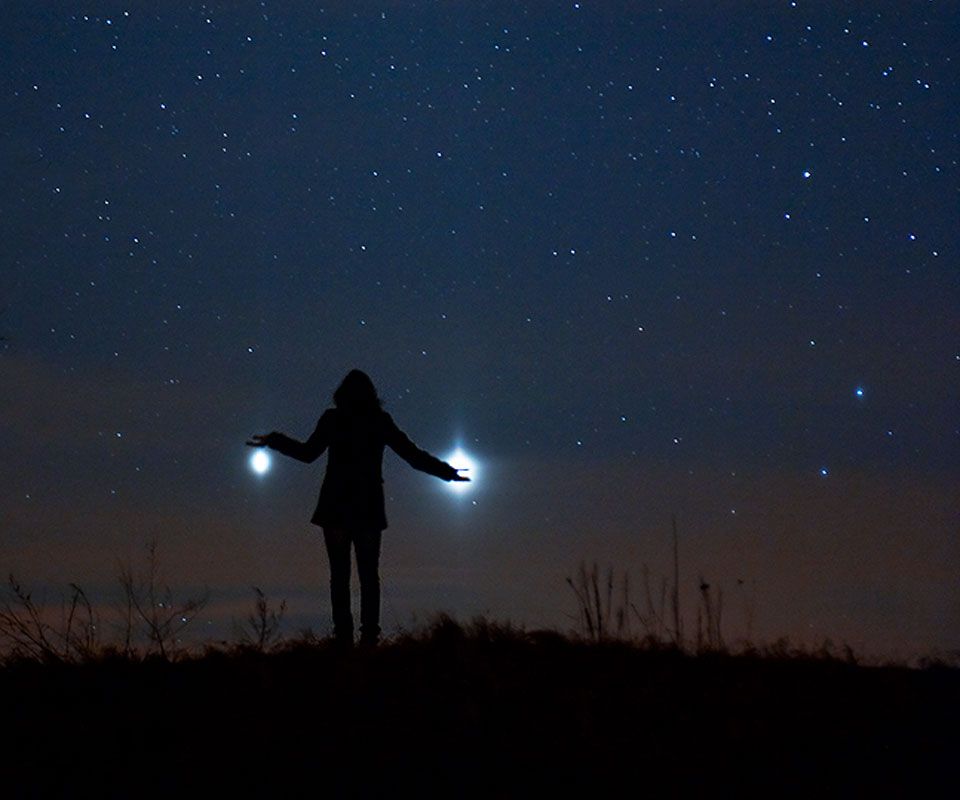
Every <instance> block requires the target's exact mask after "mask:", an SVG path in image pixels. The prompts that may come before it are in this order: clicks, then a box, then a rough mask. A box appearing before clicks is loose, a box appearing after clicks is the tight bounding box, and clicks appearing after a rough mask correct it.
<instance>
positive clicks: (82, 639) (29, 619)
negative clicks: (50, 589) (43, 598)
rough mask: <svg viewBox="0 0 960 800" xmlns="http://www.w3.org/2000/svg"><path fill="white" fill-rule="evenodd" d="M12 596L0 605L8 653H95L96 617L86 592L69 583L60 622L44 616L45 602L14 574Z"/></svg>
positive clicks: (51, 657)
mask: <svg viewBox="0 0 960 800" xmlns="http://www.w3.org/2000/svg"><path fill="white" fill-rule="evenodd" d="M8 581H9V587H8V592H9V596H8V597H7V598H6V599H5V600H4V601H3V605H2V606H0V639H2V640H5V641H6V642H7V643H8V645H9V655H11V656H13V657H17V658H33V659H37V660H40V661H76V660H80V659H84V658H89V657H90V656H92V655H93V654H94V653H95V652H96V651H97V650H98V649H99V648H98V637H99V632H98V626H97V618H96V615H95V614H94V611H93V606H92V605H91V604H90V601H89V599H88V598H87V595H86V593H85V592H84V591H83V589H81V588H80V587H79V586H78V585H77V584H75V583H71V584H70V597H69V599H68V600H63V601H62V602H61V604H60V621H59V625H53V624H52V623H50V622H49V621H48V620H47V619H46V618H45V617H46V613H45V610H44V609H43V607H42V604H37V603H36V602H35V601H34V599H33V595H32V593H31V592H30V591H29V590H27V589H26V588H24V586H23V585H22V584H20V583H19V581H17V580H16V578H15V577H14V576H13V575H10V576H9V579H8Z"/></svg>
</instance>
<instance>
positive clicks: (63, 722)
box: [0, 619, 960, 797]
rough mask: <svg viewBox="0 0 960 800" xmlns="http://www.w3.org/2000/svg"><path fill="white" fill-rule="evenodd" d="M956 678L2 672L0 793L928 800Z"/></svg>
mask: <svg viewBox="0 0 960 800" xmlns="http://www.w3.org/2000/svg"><path fill="white" fill-rule="evenodd" d="M958 711H960V670H957V669H951V668H945V667H932V668H927V669H908V668H905V667H862V666H857V665H856V664H854V663H851V662H849V661H846V660H842V659H836V658H827V657H813V656H809V655H803V654H796V653H780V654H767V655H764V656H760V655H752V656H750V655H740V656H730V655H723V654H701V655H698V656H694V655H689V654H684V653H681V652H678V651H676V650H671V649H669V648H649V647H648V648H642V647H637V646H631V645H627V644H623V643H610V644H589V643H584V642H577V641H574V640H571V639H568V638H565V637H563V636H560V635H559V634H553V633H540V634H527V633H524V632H522V631H517V630H513V629H510V628H504V627H498V626H496V625H492V624H489V623H484V622H478V623H473V624H471V625H468V626H461V625H458V624H456V623H455V622H452V621H450V620H445V619H443V620H441V621H439V622H437V623H436V624H435V625H434V626H433V627H431V628H430V629H429V630H426V631H424V632H422V633H420V634H418V635H413V636H408V637H406V638H402V639H399V640H396V641H393V642H389V643H387V644H386V645H384V646H381V647H380V648H378V649H376V650H372V651H362V650H354V651H349V652H341V651H338V650H336V649H334V648H333V646H332V645H331V644H330V643H329V642H295V643H290V642H288V643H286V644H283V645H281V646H279V647H277V648H275V649H274V650H273V651H272V652H269V653H261V652H258V651H257V650H255V649H252V648H248V649H246V650H244V649H239V648H235V649H232V650H228V651H225V650H220V651H211V652H208V653H207V654H206V655H204V656H203V657H191V658H185V659H180V660H172V661H171V660H161V659H154V660H144V659H130V658H122V657H113V658H110V657H105V658H98V659H92V660H89V661H87V662H86V663H79V664H63V663H60V664H57V663H53V664H49V663H48V664H41V663H37V662H36V661H19V662H11V663H8V664H7V665H6V666H5V667H3V668H2V669H0V714H2V719H3V720H4V723H5V727H6V729H7V731H6V732H7V734H8V744H7V745H5V748H4V749H5V753H4V759H3V761H4V762H5V763H4V765H3V767H2V770H3V772H4V773H5V777H4V779H3V783H4V786H3V789H4V796H7V797H21V796H36V797H58V796H61V797H78V796H86V795H87V794H89V793H90V792H95V793H96V794H97V795H98V796H100V797H109V796H114V797H146V796H150V797H155V796H164V797H181V796H184V795H187V796H202V795H211V794H213V795H216V796H218V797H220V796H223V797H230V796H270V797H281V796H287V795H291V796H292V795H296V796H302V795H305V794H312V795H326V796H335V797H336V796H379V797H382V796H387V795H391V796H395V795H397V794H398V793H400V792H401V791H402V792H404V796H406V792H407V791H409V790H413V791H419V792H420V793H421V795H423V794H425V795H427V796H445V797H531V796H533V797H541V796H546V795H560V796H564V797H566V796H574V795H577V796H580V797H595V796H599V795H600V794H601V793H606V792H609V791H616V792H618V793H619V794H623V793H630V794H632V795H641V794H643V795H647V796H665V795H666V796H670V795H673V794H676V793H679V792H681V791H685V790H692V791H694V792H695V793H696V794H698V795H705V794H708V793H709V794H713V795H717V794H718V793H720V794H722V795H723V796H727V795H738V796H744V795H746V796H759V795H765V796H814V795H816V796H823V795H827V796H851V795H852V796H867V795H870V796H903V797H907V796H918V795H920V794H923V795H924V796H948V793H949V792H950V787H951V786H953V787H954V788H955V786H956V781H955V778H956V772H955V769H954V768H953V765H952V760H953V759H954V758H955V757H956V754H957V753H958V752H960V748H958V745H960V737H958V735H957V730H956V724H957V713H958Z"/></svg>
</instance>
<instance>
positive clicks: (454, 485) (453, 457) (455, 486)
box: [443, 447, 479, 494]
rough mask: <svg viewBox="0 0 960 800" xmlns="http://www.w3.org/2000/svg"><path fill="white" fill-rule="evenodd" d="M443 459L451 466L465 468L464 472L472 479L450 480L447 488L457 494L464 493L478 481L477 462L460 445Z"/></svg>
mask: <svg viewBox="0 0 960 800" xmlns="http://www.w3.org/2000/svg"><path fill="white" fill-rule="evenodd" d="M443 460H444V461H446V462H447V463H448V464H449V465H450V466H451V467H456V468H457V469H462V470H465V471H464V473H463V474H464V475H465V476H466V477H468V478H469V479H470V480H469V481H449V482H448V483H447V488H448V489H450V491H451V492H454V493H455V494H463V493H464V492H468V491H470V489H471V488H473V486H474V485H475V484H476V482H477V477H478V472H479V470H478V469H477V462H476V461H474V460H473V459H472V458H470V456H468V455H467V454H466V453H465V452H464V451H463V450H461V449H460V448H459V447H458V448H457V449H456V450H454V451H453V452H452V453H451V454H450V455H448V456H447V457H446V458H445V459H443Z"/></svg>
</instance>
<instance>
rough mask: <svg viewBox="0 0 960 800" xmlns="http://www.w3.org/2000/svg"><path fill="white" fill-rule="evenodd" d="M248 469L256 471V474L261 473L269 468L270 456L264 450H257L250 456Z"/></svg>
mask: <svg viewBox="0 0 960 800" xmlns="http://www.w3.org/2000/svg"><path fill="white" fill-rule="evenodd" d="M250 469H252V470H253V471H254V472H256V473H257V475H263V474H264V473H265V472H266V471H267V470H268V469H270V456H269V455H267V452H266V450H257V451H256V452H255V453H254V454H253V455H251V456H250Z"/></svg>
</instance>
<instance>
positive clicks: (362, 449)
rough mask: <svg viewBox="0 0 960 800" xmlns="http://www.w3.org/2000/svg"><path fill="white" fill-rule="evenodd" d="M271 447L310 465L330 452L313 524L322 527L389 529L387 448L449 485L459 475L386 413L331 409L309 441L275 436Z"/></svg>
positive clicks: (318, 424)
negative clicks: (384, 471) (385, 478)
mask: <svg viewBox="0 0 960 800" xmlns="http://www.w3.org/2000/svg"><path fill="white" fill-rule="evenodd" d="M267 445H268V446H269V447H271V448H273V449H274V450H278V451H279V452H281V453H283V454H284V455H287V456H290V457H292V458H296V459H297V460H299V461H303V462H306V463H308V464H309V463H310V462H312V461H316V460H317V458H319V457H320V455H321V454H322V453H323V451H324V450H326V449H327V448H328V447H329V448H330V454H329V456H328V457H327V473H326V475H325V476H324V479H323V485H322V486H321V487H320V499H319V500H318V501H317V509H316V511H314V512H313V517H312V518H311V519H310V521H311V522H312V523H313V524H314V525H321V526H323V527H330V528H347V529H356V528H377V529H379V530H383V529H384V528H386V527H387V516H386V512H385V509H384V501H383V474H382V465H383V448H384V445H389V446H390V448H391V449H392V450H393V451H394V452H395V453H396V454H397V455H398V456H400V457H401V458H402V459H404V460H405V461H406V462H407V463H408V464H410V466H411V467H413V468H414V469H418V470H420V471H421V472H426V473H429V474H430V475H436V476H437V477H438V478H443V480H447V481H449V480H452V479H453V478H455V477H456V475H457V471H456V470H455V469H454V468H453V467H451V466H450V465H449V464H447V463H446V462H445V461H441V460H440V459H439V458H435V457H434V456H432V455H430V454H429V453H427V452H425V451H423V450H421V449H420V448H418V447H417V446H416V445H415V444H414V443H413V442H411V441H410V439H408V438H407V435H406V434H405V433H404V432H403V431H401V430H400V429H399V428H398V427H397V425H396V423H395V422H394V421H393V419H392V418H391V416H390V415H389V414H388V413H387V412H386V411H377V412H375V413H374V414H351V413H348V412H345V411H341V410H340V409H336V408H331V409H328V410H327V411H325V412H324V413H323V416H322V417H320V419H319V421H318V422H317V427H316V429H315V430H314V432H313V433H312V434H311V435H310V438H309V439H307V441H306V442H298V441H297V440H296V439H291V438H290V437H289V436H285V435H284V434H282V433H274V434H271V435H270V437H269V438H268V440H267Z"/></svg>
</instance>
